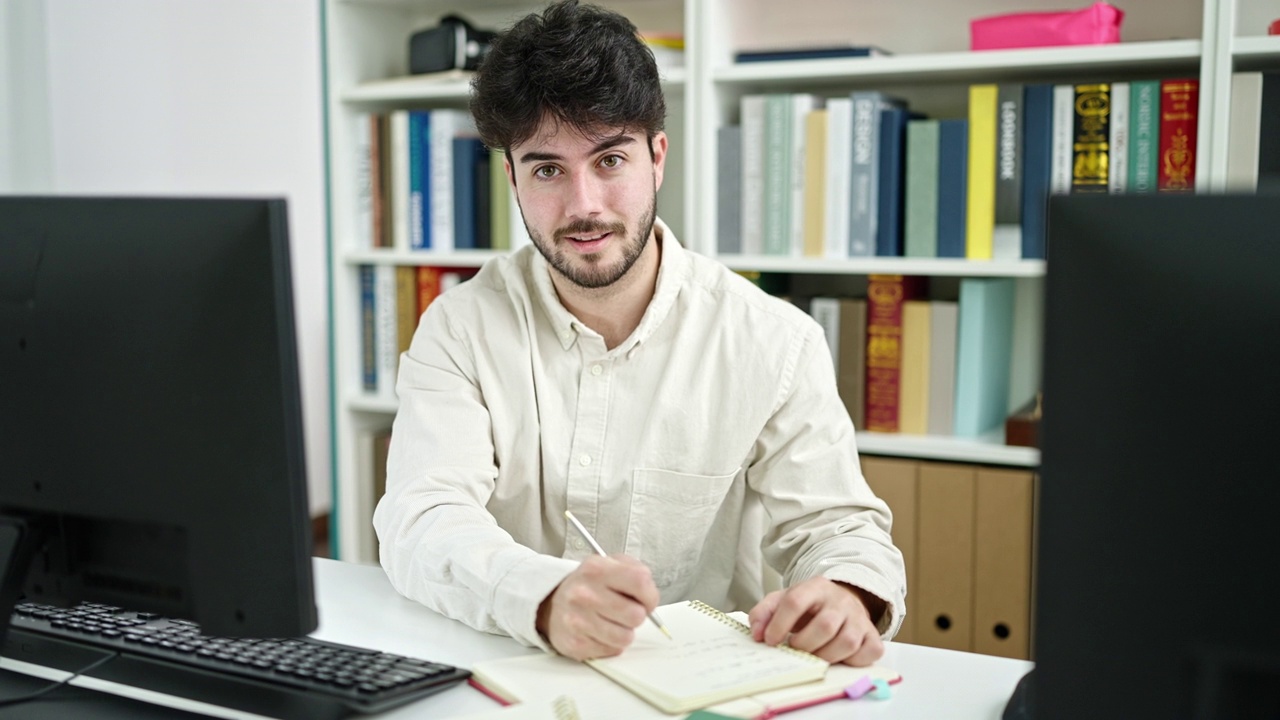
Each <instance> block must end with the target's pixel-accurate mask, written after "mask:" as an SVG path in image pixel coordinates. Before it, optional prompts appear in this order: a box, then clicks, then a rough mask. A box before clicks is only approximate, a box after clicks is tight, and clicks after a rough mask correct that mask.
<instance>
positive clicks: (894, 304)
mask: <svg viewBox="0 0 1280 720" xmlns="http://www.w3.org/2000/svg"><path fill="white" fill-rule="evenodd" d="M923 287H924V279H923V278H920V277H913V276H903V275H869V276H868V277H867V385H866V388H865V390H864V392H865V397H866V404H867V409H866V429H867V430H873V431H875V432H891V433H892V432H898V431H899V424H898V423H899V410H900V408H899V399H900V395H899V383H900V382H901V374H902V305H903V302H904V301H907V300H912V299H915V298H916V297H918V296H920V295H921V294H923Z"/></svg>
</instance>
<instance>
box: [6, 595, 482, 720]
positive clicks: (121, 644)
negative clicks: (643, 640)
mask: <svg viewBox="0 0 1280 720" xmlns="http://www.w3.org/2000/svg"><path fill="white" fill-rule="evenodd" d="M113 652H119V653H120V656H119V657H116V658H114V659H112V660H109V661H107V662H105V663H104V664H103V665H101V666H100V667H98V668H95V669H94V670H93V671H91V672H90V673H88V674H89V675H90V676H92V677H96V678H101V679H103V680H110V681H113V682H118V683H122V684H125V685H131V686H134V687H141V688H146V689H148V690H155V691H157V692H163V693H167V694H170V695H177V696H180V697H185V698H190V699H192V700H200V701H202V702H207V703H210V704H213V705H220V706H223V707H229V708H235V709H238V710H244V711H246V712H253V713H259V714H262V715H267V716H269V717H279V718H289V719H292V718H299V719H300V720H301V719H303V718H305V719H306V720H313V719H314V720H322V719H324V718H342V717H347V716H350V715H353V714H356V713H375V712H382V711H384V710H388V709H391V708H393V707H397V706H400V705H403V704H405V703H408V702H411V701H413V700H417V699H419V698H421V697H423V696H425V695H430V694H431V693H434V692H438V691H440V690H444V689H446V688H449V687H452V686H453V685H455V684H457V683H460V682H462V681H464V680H466V679H467V678H468V677H470V675H471V673H469V672H467V671H466V670H462V669H459V668H456V667H452V666H450V665H444V664H441V663H436V662H430V661H427V660H421V659H417V658H410V657H404V656H401V655H392V654H390V653H384V652H379V651H377V650H368V649H365V648H359V647H353V646H350V645H340V644H337V643H331V642H325V641H323V640H316V639H313V638H307V637H303V638H285V639H248V638H222V637H208V636H205V635H202V634H201V633H200V627H199V625H197V624H195V623H193V622H189V621H186V620H173V619H168V618H162V617H158V616H156V615H154V614H152V613H139V612H130V611H126V610H122V609H120V608H117V607H112V606H109V605H101V604H96V603H84V604H81V605H79V606H76V607H74V608H58V607H54V606H51V605H41V604H37V603H19V604H18V605H17V607H15V608H14V612H13V615H12V618H11V622H10V625H9V634H8V637H7V638H6V639H5V647H4V655H5V656H6V657H9V658H11V659H14V660H22V661H24V662H30V663H34V664H38V665H44V666H47V667H55V668H58V669H60V670H66V671H71V672H74V671H77V670H79V669H80V668H83V667H86V666H88V665H89V664H90V663H92V662H94V661H95V660H96V659H100V658H102V657H106V656H108V655H110V654H111V653H113Z"/></svg>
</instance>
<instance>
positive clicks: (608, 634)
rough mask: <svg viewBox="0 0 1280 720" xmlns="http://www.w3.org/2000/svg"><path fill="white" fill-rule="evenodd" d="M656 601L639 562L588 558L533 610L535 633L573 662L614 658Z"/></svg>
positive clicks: (612, 557)
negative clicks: (534, 612)
mask: <svg viewBox="0 0 1280 720" xmlns="http://www.w3.org/2000/svg"><path fill="white" fill-rule="evenodd" d="M658 598H659V595H658V588H657V586H656V585H654V584H653V575H652V574H651V573H650V572H649V568H648V567H646V566H645V565H644V564H643V563H641V562H640V561H638V560H635V559H633V558H630V557H627V556H626V555H610V556H609V557H600V556H599V555H592V556H590V557H588V558H587V559H586V560H584V561H583V562H582V565H580V566H579V567H578V569H577V570H574V571H573V572H572V573H569V576H568V577H566V578H565V579H564V580H563V581H561V583H560V584H559V585H558V586H556V589H555V590H554V591H552V593H551V594H550V595H548V596H547V599H546V600H543V601H542V604H541V605H539V606H538V620H537V627H538V632H540V633H542V635H543V636H544V637H546V638H547V640H548V641H549V642H550V643H551V647H553V648H555V649H556V652H558V653H560V654H561V655H564V656H566V657H570V658H573V659H574V660H588V659H590V658H598V657H609V656H611V655H617V654H618V653H620V652H622V651H623V650H624V649H626V647H627V646H628V645H630V644H631V641H632V640H633V639H635V628H637V627H639V625H640V623H642V622H644V621H645V617H646V616H647V614H648V613H650V612H652V611H653V609H654V608H656V607H657V606H658Z"/></svg>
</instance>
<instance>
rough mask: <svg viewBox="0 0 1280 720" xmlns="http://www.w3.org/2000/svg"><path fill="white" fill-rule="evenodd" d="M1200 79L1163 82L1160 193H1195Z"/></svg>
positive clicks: (1161, 94)
mask: <svg viewBox="0 0 1280 720" xmlns="http://www.w3.org/2000/svg"><path fill="white" fill-rule="evenodd" d="M1199 105H1200V81H1199V80H1193V79H1179V80H1165V81H1163V82H1162V83H1160V172H1159V176H1158V177H1159V179H1158V181H1157V188H1158V190H1159V191H1160V192H1191V191H1193V190H1194V189H1195V184H1196V117H1197V115H1198V113H1199Z"/></svg>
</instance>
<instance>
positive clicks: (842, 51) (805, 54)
mask: <svg viewBox="0 0 1280 720" xmlns="http://www.w3.org/2000/svg"><path fill="white" fill-rule="evenodd" d="M889 54H890V53H888V52H886V51H885V50H882V49H881V48H878V47H876V46H874V45H839V46H830V47H807V48H806V47H798V48H777V49H773V50H743V51H741V52H739V53H738V54H736V55H734V56H733V60H734V62H740V63H749V62H774V61H780V60H828V59H832V58H862V57H885V56H887V55H889Z"/></svg>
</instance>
